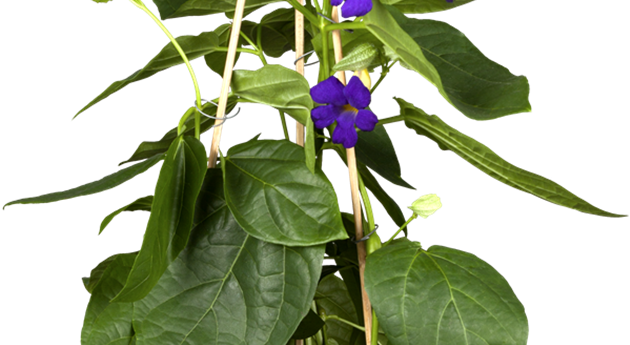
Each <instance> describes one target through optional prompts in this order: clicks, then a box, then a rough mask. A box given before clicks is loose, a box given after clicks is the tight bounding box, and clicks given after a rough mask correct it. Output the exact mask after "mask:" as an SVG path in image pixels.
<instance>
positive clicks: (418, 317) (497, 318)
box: [365, 239, 528, 345]
mask: <svg viewBox="0 0 630 345" xmlns="http://www.w3.org/2000/svg"><path fill="white" fill-rule="evenodd" d="M365 289H366V290H367V292H368V295H369V296H370V301H371V302H372V307H373V308H374V310H375V311H376V316H377V317H378V319H379V322H380V324H381V326H382V328H383V330H384V331H385V334H386V335H387V338H388V339H389V341H390V343H391V344H393V345H425V344H427V345H428V344H431V345H460V344H461V345H470V344H475V345H477V344H479V345H482V344H485V345H508V344H512V345H525V344H526V343H527V334H528V325H527V316H526V315H525V310H524V308H523V305H522V304H521V303H520V302H519V300H518V299H517V298H516V296H515V295H514V292H513V291H512V289H511V288H510V285H509V284H508V283H507V281H506V280H505V279H504V278H503V277H502V276H501V275H500V274H499V272H497V271H496V270H495V269H494V268H492V266H490V265H488V264H487V263H486V262H484V261H483V260H481V259H479V258H478V257H476V256H474V255H472V254H470V253H466V252H462V251H459V250H456V249H451V248H446V247H441V246H433V247H431V248H429V250H426V251H425V250H424V249H422V248H421V247H420V244H419V243H417V242H410V241H408V240H407V239H400V240H396V241H395V242H392V244H391V245H388V246H387V247H384V248H382V249H380V250H377V251H376V252H374V253H372V254H371V255H370V256H368V258H367V262H366V268H365Z"/></svg>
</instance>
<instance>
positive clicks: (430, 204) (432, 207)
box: [407, 193, 444, 219]
mask: <svg viewBox="0 0 630 345" xmlns="http://www.w3.org/2000/svg"><path fill="white" fill-rule="evenodd" d="M442 206H444V205H443V204H442V199H441V198H440V196H439V195H437V193H429V194H424V195H421V196H420V197H419V198H418V199H416V200H414V201H413V202H412V203H411V205H409V206H407V208H408V209H410V210H411V211H413V213H414V214H417V215H418V216H419V217H421V218H422V219H427V218H429V216H430V215H432V214H434V213H435V212H437V211H438V210H439V209H441V208H442Z"/></svg>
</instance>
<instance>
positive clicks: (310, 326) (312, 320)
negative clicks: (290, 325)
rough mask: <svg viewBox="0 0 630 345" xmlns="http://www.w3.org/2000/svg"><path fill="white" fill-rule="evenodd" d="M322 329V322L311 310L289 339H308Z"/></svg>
mask: <svg viewBox="0 0 630 345" xmlns="http://www.w3.org/2000/svg"><path fill="white" fill-rule="evenodd" d="M322 327H324V320H322V319H321V318H320V317H319V316H317V314H315V312H314V311H313V310H312V309H309V310H308V313H307V314H306V316H305V317H304V318H303V319H302V322H300V325H299V326H298V328H297V329H296V330H295V332H294V333H293V336H291V339H306V338H310V337H312V336H313V335H315V333H317V332H319V330H320V329H322Z"/></svg>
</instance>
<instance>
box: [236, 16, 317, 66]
mask: <svg viewBox="0 0 630 345" xmlns="http://www.w3.org/2000/svg"><path fill="white" fill-rule="evenodd" d="M258 30H261V42H260V43H261V46H262V49H263V52H264V53H265V54H266V55H269V56H271V57H280V56H282V55H283V54H284V53H286V52H287V51H290V50H295V9H293V8H279V9H277V10H275V11H273V12H271V13H268V14H266V15H265V16H264V17H262V19H261V20H260V24H257V25H256V26H254V27H251V31H250V32H249V33H248V34H249V36H250V37H256V36H257V32H258ZM304 34H305V37H304V43H305V46H304V51H310V50H312V49H313V47H312V45H311V42H310V40H311V35H310V33H309V32H308V31H305V32H304Z"/></svg>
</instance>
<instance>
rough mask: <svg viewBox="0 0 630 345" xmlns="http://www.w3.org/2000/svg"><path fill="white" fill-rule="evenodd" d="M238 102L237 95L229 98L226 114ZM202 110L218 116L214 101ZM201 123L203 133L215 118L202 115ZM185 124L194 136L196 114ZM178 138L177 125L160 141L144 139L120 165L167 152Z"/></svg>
mask: <svg viewBox="0 0 630 345" xmlns="http://www.w3.org/2000/svg"><path fill="white" fill-rule="evenodd" d="M236 103H237V98H236V97H230V98H228V103H227V108H226V114H229V113H230V112H231V111H232V110H233V109H234V107H235V106H236ZM201 110H202V111H203V112H204V113H205V114H208V115H210V116H216V113H217V106H216V105H214V104H212V103H206V104H204V105H203V106H202V107H201ZM200 124H201V125H200V127H201V128H200V129H201V133H205V132H206V131H208V130H209V129H210V128H212V126H213V125H214V119H211V118H208V117H205V116H203V115H202V116H201V122H200ZM184 125H185V126H186V128H187V130H186V131H184V135H189V136H193V135H194V134H195V118H194V116H190V117H189V118H188V120H186V122H185V123H184ZM176 138H177V127H175V128H173V129H171V130H170V131H168V132H167V133H166V134H165V135H164V136H163V137H162V139H160V140H159V141H143V142H142V143H141V144H140V145H139V146H138V148H137V149H136V152H134V153H133V155H131V157H130V158H129V159H127V160H126V161H124V162H122V163H120V165H122V164H125V163H129V162H135V161H139V160H143V159H146V158H148V157H152V156H153V155H156V154H158V153H165V152H166V151H168V148H169V147H170V146H171V144H172V143H173V140H175V139H176Z"/></svg>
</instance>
